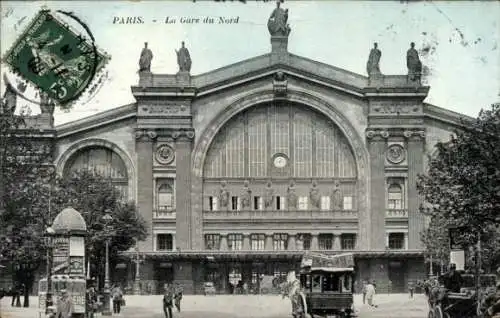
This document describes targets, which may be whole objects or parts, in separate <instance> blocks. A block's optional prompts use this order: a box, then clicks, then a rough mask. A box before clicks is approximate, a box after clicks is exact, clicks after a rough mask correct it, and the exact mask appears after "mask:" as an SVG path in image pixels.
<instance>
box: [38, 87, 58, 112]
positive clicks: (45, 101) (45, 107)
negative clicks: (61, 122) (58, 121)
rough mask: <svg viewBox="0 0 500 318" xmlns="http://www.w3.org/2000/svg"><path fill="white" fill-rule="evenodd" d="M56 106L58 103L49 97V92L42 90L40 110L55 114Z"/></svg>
mask: <svg viewBox="0 0 500 318" xmlns="http://www.w3.org/2000/svg"><path fill="white" fill-rule="evenodd" d="M55 108H56V103H55V102H54V100H53V99H52V98H50V97H49V94H47V93H45V92H44V91H42V90H40V111H41V113H42V114H50V115H53V114H54V109H55Z"/></svg>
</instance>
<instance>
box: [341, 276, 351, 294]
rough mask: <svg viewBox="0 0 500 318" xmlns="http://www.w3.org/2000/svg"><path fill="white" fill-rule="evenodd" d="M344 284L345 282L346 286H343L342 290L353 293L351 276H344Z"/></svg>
mask: <svg viewBox="0 0 500 318" xmlns="http://www.w3.org/2000/svg"><path fill="white" fill-rule="evenodd" d="M343 282H344V286H343V288H342V290H343V291H345V292H350V291H351V285H352V281H351V276H349V275H344V276H343Z"/></svg>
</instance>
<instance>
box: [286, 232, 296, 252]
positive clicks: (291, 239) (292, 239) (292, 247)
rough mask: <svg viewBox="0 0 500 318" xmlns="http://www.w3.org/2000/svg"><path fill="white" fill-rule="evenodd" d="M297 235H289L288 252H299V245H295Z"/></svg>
mask: <svg viewBox="0 0 500 318" xmlns="http://www.w3.org/2000/svg"><path fill="white" fill-rule="evenodd" d="M295 243H296V242H295V234H289V235H288V250H289V251H295V250H297V245H296V244H295Z"/></svg>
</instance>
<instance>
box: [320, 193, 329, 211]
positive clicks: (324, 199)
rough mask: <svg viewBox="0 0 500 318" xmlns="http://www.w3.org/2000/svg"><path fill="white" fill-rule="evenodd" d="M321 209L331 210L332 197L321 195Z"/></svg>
mask: <svg viewBox="0 0 500 318" xmlns="http://www.w3.org/2000/svg"><path fill="white" fill-rule="evenodd" d="M321 210H323V211H326V210H330V197H329V196H322V197H321Z"/></svg>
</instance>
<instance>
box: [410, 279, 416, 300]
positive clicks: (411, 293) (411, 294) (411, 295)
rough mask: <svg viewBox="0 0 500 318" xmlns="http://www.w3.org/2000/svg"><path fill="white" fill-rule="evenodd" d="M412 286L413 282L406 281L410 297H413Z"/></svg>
mask: <svg viewBox="0 0 500 318" xmlns="http://www.w3.org/2000/svg"><path fill="white" fill-rule="evenodd" d="M414 288H415V287H414V286H413V282H408V291H409V292H410V298H413V292H414Z"/></svg>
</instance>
